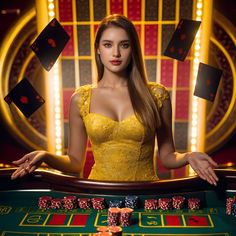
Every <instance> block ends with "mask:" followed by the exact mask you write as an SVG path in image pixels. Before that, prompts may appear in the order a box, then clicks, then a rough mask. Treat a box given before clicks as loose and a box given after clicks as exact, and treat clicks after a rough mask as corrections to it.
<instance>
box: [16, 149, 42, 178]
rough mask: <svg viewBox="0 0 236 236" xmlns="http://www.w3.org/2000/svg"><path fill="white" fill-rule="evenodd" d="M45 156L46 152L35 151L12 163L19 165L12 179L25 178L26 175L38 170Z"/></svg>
mask: <svg viewBox="0 0 236 236" xmlns="http://www.w3.org/2000/svg"><path fill="white" fill-rule="evenodd" d="M45 154H46V152H45V151H34V152H30V153H28V154H26V155H25V156H23V157H22V158H21V159H19V160H17V161H13V162H12V163H13V164H14V165H17V166H18V168H17V170H16V171H14V172H13V174H12V175H11V179H16V178H19V177H23V176H24V175H26V174H28V173H31V172H33V171H34V170H36V169H37V168H38V167H39V166H40V165H41V163H42V162H43V159H44V157H45Z"/></svg>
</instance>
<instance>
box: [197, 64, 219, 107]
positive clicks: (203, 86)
mask: <svg viewBox="0 0 236 236" xmlns="http://www.w3.org/2000/svg"><path fill="white" fill-rule="evenodd" d="M221 75H222V70H220V69H217V68H215V67H212V66H209V65H207V64H203V63H200V64H199V68H198V74H197V81H196V86H195V90H194V95H195V96H197V97H200V98H204V99H207V100H209V101H211V102H213V101H214V99H215V96H216V92H217V88H218V86H219V82H220V78H221Z"/></svg>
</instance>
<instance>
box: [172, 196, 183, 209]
mask: <svg viewBox="0 0 236 236" xmlns="http://www.w3.org/2000/svg"><path fill="white" fill-rule="evenodd" d="M184 202H185V197H183V196H174V197H172V206H173V208H174V209H177V210H180V209H182V208H183V207H184Z"/></svg>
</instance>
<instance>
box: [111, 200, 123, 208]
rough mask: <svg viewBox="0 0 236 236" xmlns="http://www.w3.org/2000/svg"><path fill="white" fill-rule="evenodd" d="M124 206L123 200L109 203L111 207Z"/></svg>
mask: <svg viewBox="0 0 236 236" xmlns="http://www.w3.org/2000/svg"><path fill="white" fill-rule="evenodd" d="M122 206H123V201H122V200H110V201H109V207H119V208H121V207H122Z"/></svg>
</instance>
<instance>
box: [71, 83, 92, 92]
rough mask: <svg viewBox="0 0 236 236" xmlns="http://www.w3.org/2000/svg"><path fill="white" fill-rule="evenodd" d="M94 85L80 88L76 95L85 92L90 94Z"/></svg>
mask: <svg viewBox="0 0 236 236" xmlns="http://www.w3.org/2000/svg"><path fill="white" fill-rule="evenodd" d="M92 87H93V85H92V84H85V85H82V86H80V87H78V88H76V90H75V93H78V94H80V93H83V92H89V91H90V90H91V89H92Z"/></svg>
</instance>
